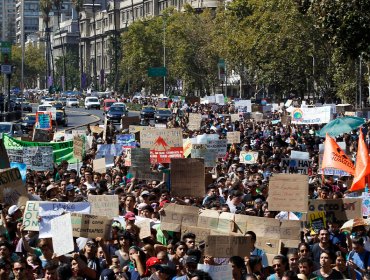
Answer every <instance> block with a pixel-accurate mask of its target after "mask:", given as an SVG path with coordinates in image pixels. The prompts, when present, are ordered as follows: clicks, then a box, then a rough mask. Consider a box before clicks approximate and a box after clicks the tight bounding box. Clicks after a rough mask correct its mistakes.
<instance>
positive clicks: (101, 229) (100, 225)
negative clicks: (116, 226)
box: [71, 213, 112, 240]
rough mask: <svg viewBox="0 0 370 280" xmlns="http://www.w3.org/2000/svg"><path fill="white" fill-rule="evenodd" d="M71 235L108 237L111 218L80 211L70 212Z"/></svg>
mask: <svg viewBox="0 0 370 280" xmlns="http://www.w3.org/2000/svg"><path fill="white" fill-rule="evenodd" d="M71 220H72V232H73V237H85V238H97V237H103V238H104V239H106V240H108V239H110V233H111V225H112V219H108V218H107V217H104V216H95V215H88V214H80V213H71Z"/></svg>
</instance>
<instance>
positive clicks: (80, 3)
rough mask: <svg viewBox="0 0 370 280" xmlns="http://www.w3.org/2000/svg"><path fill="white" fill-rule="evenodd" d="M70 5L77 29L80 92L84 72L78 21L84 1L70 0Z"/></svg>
mask: <svg viewBox="0 0 370 280" xmlns="http://www.w3.org/2000/svg"><path fill="white" fill-rule="evenodd" d="M72 4H73V6H74V8H75V10H76V12H77V15H78V16H77V26H78V27H77V29H78V53H79V64H80V68H79V69H80V74H79V77H80V89H81V90H82V84H81V82H82V74H83V72H84V69H83V61H82V54H81V53H80V51H81V50H80V44H81V30H80V20H81V17H80V12H81V10H82V8H83V4H84V0H72Z"/></svg>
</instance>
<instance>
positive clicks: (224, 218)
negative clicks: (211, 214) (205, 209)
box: [217, 212, 235, 232]
mask: <svg viewBox="0 0 370 280" xmlns="http://www.w3.org/2000/svg"><path fill="white" fill-rule="evenodd" d="M234 220H235V214H233V213H229V212H221V213H220V216H219V217H218V225H217V230H218V231H221V232H232V231H234V228H235V222H234Z"/></svg>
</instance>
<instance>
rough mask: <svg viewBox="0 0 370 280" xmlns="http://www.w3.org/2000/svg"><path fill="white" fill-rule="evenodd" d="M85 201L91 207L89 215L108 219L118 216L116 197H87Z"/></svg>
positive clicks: (117, 199) (117, 200)
mask: <svg viewBox="0 0 370 280" xmlns="http://www.w3.org/2000/svg"><path fill="white" fill-rule="evenodd" d="M87 200H88V201H89V202H90V205H91V214H92V215H99V216H106V217H109V218H113V217H117V216H118V215H119V198H118V195H89V196H88V197H87Z"/></svg>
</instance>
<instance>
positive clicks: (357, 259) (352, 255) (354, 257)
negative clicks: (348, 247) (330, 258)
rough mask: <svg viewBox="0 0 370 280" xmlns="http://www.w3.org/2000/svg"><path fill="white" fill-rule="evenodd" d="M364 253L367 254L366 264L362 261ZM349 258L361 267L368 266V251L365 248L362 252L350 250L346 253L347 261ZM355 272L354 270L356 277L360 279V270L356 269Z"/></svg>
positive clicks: (369, 258)
mask: <svg viewBox="0 0 370 280" xmlns="http://www.w3.org/2000/svg"><path fill="white" fill-rule="evenodd" d="M366 254H368V257H367V264H365V263H364V262H365V258H366ZM349 260H352V261H353V262H354V263H355V264H356V265H357V266H358V267H360V268H361V269H367V268H368V267H369V266H370V252H368V251H366V250H364V251H363V252H362V253H357V252H355V251H352V252H350V253H349V254H348V261H349ZM355 272H356V279H359V280H361V279H362V274H361V272H360V271H358V270H355Z"/></svg>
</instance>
